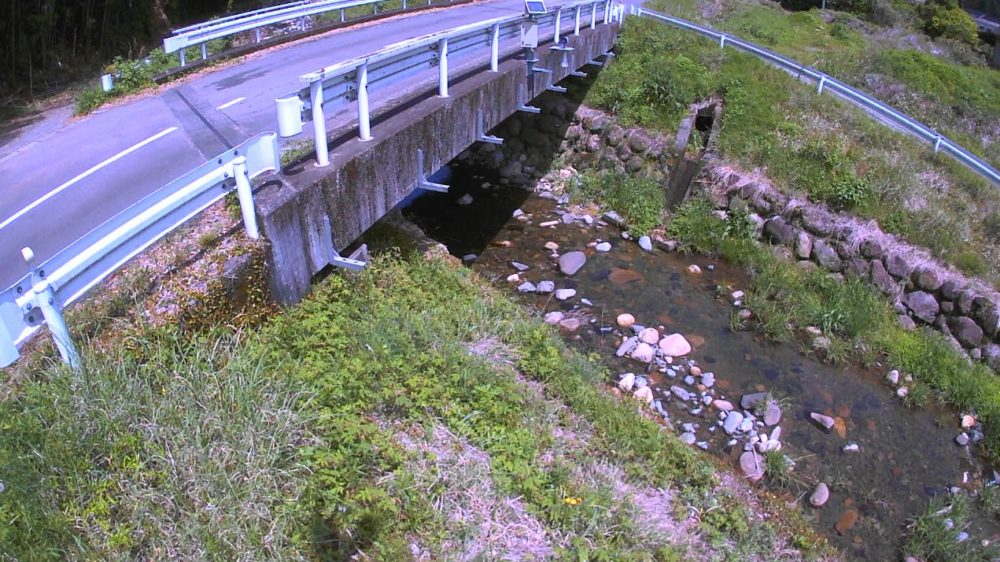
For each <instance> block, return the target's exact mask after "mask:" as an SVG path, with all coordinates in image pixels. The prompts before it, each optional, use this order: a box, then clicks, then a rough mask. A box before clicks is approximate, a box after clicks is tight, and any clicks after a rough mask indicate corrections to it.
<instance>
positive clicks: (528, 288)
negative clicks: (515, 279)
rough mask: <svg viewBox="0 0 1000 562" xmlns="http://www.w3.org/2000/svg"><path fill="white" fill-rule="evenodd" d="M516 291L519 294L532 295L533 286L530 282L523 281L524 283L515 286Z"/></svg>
mask: <svg viewBox="0 0 1000 562" xmlns="http://www.w3.org/2000/svg"><path fill="white" fill-rule="evenodd" d="M517 291H518V292H519V293H534V292H535V284H534V283H532V282H531V281H525V282H524V283H521V284H520V285H518V286H517Z"/></svg>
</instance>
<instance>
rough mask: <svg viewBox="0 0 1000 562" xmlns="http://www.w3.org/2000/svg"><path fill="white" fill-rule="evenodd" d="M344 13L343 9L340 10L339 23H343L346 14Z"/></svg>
mask: <svg viewBox="0 0 1000 562" xmlns="http://www.w3.org/2000/svg"><path fill="white" fill-rule="evenodd" d="M345 11H346V10H344V9H343V8H341V9H340V23H344V21H345V20H346V18H347V14H345V13H344V12H345Z"/></svg>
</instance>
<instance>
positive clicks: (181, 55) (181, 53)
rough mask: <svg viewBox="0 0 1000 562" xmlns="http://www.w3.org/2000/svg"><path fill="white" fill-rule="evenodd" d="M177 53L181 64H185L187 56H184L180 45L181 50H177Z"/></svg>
mask: <svg viewBox="0 0 1000 562" xmlns="http://www.w3.org/2000/svg"><path fill="white" fill-rule="evenodd" d="M177 55H178V56H179V57H180V59H181V66H187V56H185V54H184V48H183V47H181V50H179V51H177Z"/></svg>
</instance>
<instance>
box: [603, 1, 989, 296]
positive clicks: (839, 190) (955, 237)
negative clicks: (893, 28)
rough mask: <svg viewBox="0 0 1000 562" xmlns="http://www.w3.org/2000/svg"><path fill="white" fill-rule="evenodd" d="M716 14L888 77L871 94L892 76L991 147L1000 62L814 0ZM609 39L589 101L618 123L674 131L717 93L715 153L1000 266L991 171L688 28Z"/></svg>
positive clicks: (654, 27)
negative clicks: (877, 36)
mask: <svg viewBox="0 0 1000 562" xmlns="http://www.w3.org/2000/svg"><path fill="white" fill-rule="evenodd" d="M717 25H718V26H719V27H722V28H723V29H727V30H729V31H732V32H733V33H735V34H738V35H741V36H745V37H747V38H748V39H750V40H754V41H757V42H760V43H763V44H765V45H766V46H769V47H771V48H774V49H775V50H778V51H781V52H786V53H787V54H790V55H792V56H795V57H797V58H798V59H799V60H800V61H801V62H805V63H809V64H815V65H817V66H819V67H820V68H821V69H823V70H825V71H827V72H830V73H832V74H834V75H838V76H841V77H843V78H844V79H845V80H846V81H849V82H850V81H852V79H853V78H852V77H854V78H856V79H857V80H862V79H863V77H866V76H867V77H871V76H873V75H878V76H880V77H883V79H882V82H878V83H877V84H878V85H879V88H880V89H879V90H878V91H876V92H875V93H876V94H879V93H880V92H881V89H882V88H883V85H885V84H889V83H892V84H899V86H898V87H897V86H892V87H889V86H885V89H886V91H891V92H897V93H898V92H902V93H898V96H899V100H897V99H895V98H889V99H887V100H886V101H889V102H890V103H896V102H897V101H900V100H910V102H911V103H910V105H906V104H900V103H897V105H900V106H901V109H903V110H906V111H910V112H911V114H912V115H914V116H916V117H918V118H923V119H925V120H926V121H928V122H929V124H931V125H932V126H938V127H940V128H941V129H942V131H943V132H945V133H947V134H953V135H954V136H955V138H956V139H958V140H959V141H961V142H965V141H966V140H968V141H969V142H968V145H969V147H970V148H971V149H972V150H973V151H978V152H980V153H982V154H986V153H988V152H989V151H985V152H984V149H985V146H986V145H985V144H983V141H982V139H988V138H990V135H991V134H994V133H995V131H994V129H995V126H996V123H997V122H998V121H1000V109H997V108H1000V103H998V102H997V100H996V96H997V95H1000V94H997V92H1000V88H998V87H997V85H996V80H998V79H1000V73H998V72H996V71H994V70H989V69H984V68H978V67H967V66H960V65H957V64H953V63H948V62H945V61H942V60H941V59H938V58H936V57H934V56H932V55H929V54H926V53H922V52H918V51H912V52H911V51H902V50H899V49H896V50H881V51H880V50H878V49H874V47H873V44H872V43H871V42H870V40H869V39H868V38H867V36H862V35H861V34H860V33H859V32H857V31H854V27H857V26H854V27H845V25H843V24H841V25H838V23H836V22H834V23H827V22H826V21H825V20H823V19H822V18H820V17H819V16H818V15H817V14H816V13H814V12H806V13H796V14H791V15H789V14H787V13H785V12H782V11H780V10H775V9H771V8H765V7H754V8H746V9H736V10H735V12H727V13H726V15H725V17H724V19H722V20H720V22H718V24H717ZM617 50H618V55H619V56H618V57H616V59H615V64H613V65H611V66H609V67H608V68H607V69H605V70H604V71H603V72H602V73H601V75H600V76H599V77H598V79H597V81H596V82H595V84H594V86H593V88H592V89H591V91H590V93H589V94H588V99H587V103H589V104H591V105H595V106H597V107H600V108H603V109H605V110H608V111H611V112H613V113H615V114H616V115H617V116H618V117H619V119H620V120H621V121H622V122H623V124H625V125H639V126H643V127H647V128H651V129H658V130H663V131H673V130H674V129H675V128H676V127H677V124H678V123H679V122H680V119H681V118H682V117H683V116H684V115H686V114H687V112H688V108H689V107H690V106H691V104H693V103H695V102H697V101H701V100H704V99H707V98H709V97H711V96H719V97H720V98H721V99H723V103H724V113H723V122H722V127H721V131H720V134H719V137H718V139H717V147H718V150H719V152H720V154H721V155H722V156H723V157H725V158H727V159H729V160H731V161H735V162H737V163H739V164H740V165H742V166H743V167H744V168H746V169H754V168H760V169H762V170H763V171H764V172H765V173H766V175H767V176H768V177H769V178H770V179H771V180H772V181H773V182H774V183H775V185H776V186H778V187H780V188H781V189H783V190H785V191H787V192H791V193H795V194H802V195H805V196H808V197H809V198H811V199H813V200H817V201H823V202H825V203H827V204H828V205H830V206H831V207H833V208H835V209H838V210H843V211H849V212H852V213H855V214H858V215H860V216H863V217H869V218H873V219H875V220H877V221H878V222H879V224H880V225H882V227H883V228H884V229H885V230H887V231H890V232H893V233H896V234H899V235H901V236H903V237H904V238H906V239H908V240H910V241H911V242H913V243H914V244H917V245H922V246H925V247H927V248H928V249H930V250H931V251H932V253H934V255H935V256H936V257H938V258H939V259H941V260H943V261H946V262H949V263H951V264H953V265H955V266H957V267H959V268H960V269H962V270H963V271H965V272H966V273H969V274H972V275H980V276H985V277H986V278H987V279H990V280H992V281H994V282H997V281H998V280H1000V252H998V251H996V250H995V249H994V246H995V245H993V244H991V243H990V241H991V240H992V238H991V237H990V232H991V231H990V228H989V226H988V225H989V224H990V223H989V222H988V221H987V218H989V217H992V216H994V215H995V214H996V213H997V210H998V209H1000V194H998V193H997V191H996V189H995V188H994V187H992V186H991V185H989V184H988V183H987V182H986V181H985V180H982V179H981V178H978V177H976V176H974V175H973V174H971V172H968V171H967V170H964V169H963V168H962V167H961V166H960V165H958V164H956V163H954V162H950V161H949V160H948V159H947V158H945V157H942V156H937V155H934V154H933V151H932V150H930V149H929V147H928V146H926V145H923V144H920V143H918V142H917V141H916V140H914V139H912V138H909V137H906V136H905V135H902V134H901V133H897V132H894V131H892V130H890V129H888V128H886V127H884V126H882V125H879V124H877V123H875V122H873V121H872V120H871V119H870V118H869V117H867V116H866V115H865V114H863V113H862V112H860V111H859V110H857V109H856V108H854V107H853V106H850V105H848V104H846V103H843V102H840V101H838V100H836V99H835V98H832V97H830V96H822V97H817V96H816V94H815V88H814V87H813V86H810V85H806V84H802V83H799V82H798V81H796V80H795V79H794V78H793V77H792V76H789V75H788V74H786V73H784V72H782V71H780V70H778V69H775V68H772V67H770V66H768V65H766V64H764V63H763V62H762V61H760V60H758V59H756V58H754V57H752V56H750V55H745V54H741V53H738V52H735V51H732V50H729V49H726V50H720V49H719V47H718V44H716V43H712V42H710V41H708V40H707V39H703V38H700V37H698V36H695V35H694V34H691V33H687V32H684V31H681V30H676V29H672V28H669V27H667V26H665V25H662V24H659V23H657V22H654V21H650V20H635V19H632V20H630V21H629V23H628V25H626V28H625V30H624V33H623V35H622V38H621V40H620V41H619V44H618V49H617ZM873 52H878V55H874V54H873ZM910 61H913V62H912V63H911V62H910ZM904 63H905V64H904ZM892 73H895V74H892ZM859 85H861V86H863V85H864V84H860V83H859ZM949 88H954V89H955V91H959V90H962V91H965V90H967V91H969V92H970V95H969V96H968V98H969V99H968V100H957V99H955V95H956V94H954V93H952V92H951V91H946V90H947V89H949ZM918 109H919V110H920V111H917V110H918ZM911 110H912V111H911ZM958 131H967V132H968V134H967V135H965V137H963V136H961V135H959V134H958ZM991 131H993V132H991ZM970 135H971V136H972V137H976V138H979V139H980V140H976V139H967V138H966V137H969V136H970ZM973 141H974V142H973Z"/></svg>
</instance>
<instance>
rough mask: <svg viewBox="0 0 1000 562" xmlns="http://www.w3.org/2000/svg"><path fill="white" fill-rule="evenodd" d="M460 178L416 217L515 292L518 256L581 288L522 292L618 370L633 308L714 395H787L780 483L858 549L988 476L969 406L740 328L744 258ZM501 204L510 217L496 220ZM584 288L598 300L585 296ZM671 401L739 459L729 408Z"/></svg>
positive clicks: (713, 448) (682, 416)
mask: <svg viewBox="0 0 1000 562" xmlns="http://www.w3.org/2000/svg"><path fill="white" fill-rule="evenodd" d="M454 182H455V187H453V189H452V193H451V194H447V195H441V194H434V195H432V196H428V197H425V198H422V199H421V200H419V201H417V202H416V204H415V205H414V206H413V207H412V208H411V209H410V210H408V211H406V214H407V216H409V217H410V218H411V219H413V220H414V221H416V222H418V223H419V224H421V226H423V227H424V229H425V231H428V233H429V234H430V235H431V236H433V237H435V238H436V239H438V240H439V241H441V242H443V243H445V244H446V245H448V246H449V249H450V250H451V252H452V253H453V254H455V255H457V256H464V255H466V254H468V253H470V252H471V253H477V254H479V256H478V259H476V260H475V261H474V265H473V267H474V269H476V270H477V271H479V272H480V273H482V274H483V275H485V276H487V277H490V278H492V279H494V280H495V282H496V283H497V284H500V285H505V286H508V287H510V289H511V291H512V292H513V291H514V287H515V286H516V285H517V283H508V282H506V281H505V280H506V278H507V276H508V275H510V274H512V273H516V270H515V269H514V267H513V266H512V265H511V261H518V262H521V263H524V264H526V265H528V266H530V269H528V270H527V271H526V272H524V273H522V274H521V279H522V280H525V279H526V280H530V281H532V282H534V283H538V282H539V281H541V280H545V279H547V280H552V281H555V283H556V287H557V288H573V289H576V291H577V294H576V296H575V297H574V298H571V299H569V300H567V301H564V302H559V301H557V300H556V299H554V298H553V297H552V296H551V295H538V294H527V295H521V296H520V298H521V299H522V300H523V302H524V303H525V304H526V305H527V306H529V307H531V308H533V309H536V310H538V311H539V312H540V313H545V312H549V311H552V310H561V311H563V312H565V313H573V315H578V316H580V317H581V318H583V319H584V324H583V326H582V327H581V328H580V329H578V330H576V331H575V332H567V331H565V330H563V331H562V333H563V335H564V336H565V337H566V338H567V340H568V341H570V342H572V343H573V345H576V346H578V347H579V348H581V349H583V350H584V351H586V352H593V351H596V352H598V353H600V354H601V355H602V356H603V357H605V358H606V363H607V365H608V366H609V368H610V369H611V371H612V373H613V374H615V375H617V374H620V373H624V372H629V371H631V372H636V373H637V374H640V370H641V369H642V367H643V366H642V365H641V364H639V363H638V362H636V361H634V360H630V359H627V358H615V357H614V351H615V349H616V348H617V347H618V344H619V343H620V342H621V334H622V330H621V329H619V328H617V326H615V318H616V316H617V315H618V314H620V313H623V312H628V313H631V314H633V315H634V316H635V318H636V320H637V323H638V324H642V325H644V326H652V327H657V328H659V329H660V331H661V333H664V332H665V333H671V332H680V333H683V334H684V335H685V336H687V337H688V339H689V340H690V341H692V343H695V344H696V345H695V349H694V351H693V352H692V354H691V355H690V357H691V358H692V359H693V360H695V361H696V362H697V363H698V365H700V366H701V368H702V370H703V371H711V372H714V373H715V376H716V380H717V383H716V387H715V396H716V398H725V399H728V400H730V401H731V402H733V403H734V404H737V405H738V404H739V399H740V397H741V396H742V395H743V394H744V393H750V392H758V391H770V392H772V393H773V394H774V395H775V396H777V397H779V398H780V401H781V403H782V405H783V407H782V411H783V416H782V420H781V422H780V424H779V425H780V426H781V428H782V437H781V441H782V443H783V449H782V452H784V453H786V454H787V455H788V456H789V457H790V458H792V459H793V460H794V461H795V462H796V467H795V469H794V470H793V472H792V474H793V475H794V477H795V479H796V481H797V482H793V483H792V485H791V486H789V490H787V491H785V492H782V493H784V494H786V495H787V497H788V499H789V501H795V500H796V498H798V499H799V505H800V506H803V507H802V508H801V509H803V511H804V512H805V513H806V514H807V516H808V517H810V518H812V519H813V520H814V522H815V525H816V528H817V529H818V530H819V531H820V532H822V533H823V534H825V535H826V536H827V537H828V538H829V540H830V541H831V543H832V544H833V545H834V546H835V547H836V548H838V549H840V550H842V551H843V552H844V553H845V554H846V555H847V556H848V557H850V558H855V559H864V560H890V559H900V558H901V556H900V545H901V536H902V534H903V532H904V528H905V523H906V521H907V519H908V518H910V517H913V516H914V515H916V514H918V513H920V512H922V511H923V510H924V509H925V507H926V505H927V502H928V500H929V499H930V498H931V497H932V496H934V495H937V494H943V493H947V490H948V489H949V488H950V487H952V486H961V487H969V488H971V487H973V486H974V485H976V484H978V483H979V482H978V481H979V479H980V477H981V474H982V471H983V470H984V467H983V463H982V462H981V461H980V460H979V459H977V458H975V457H974V456H970V455H969V453H968V452H967V450H966V449H965V448H961V447H958V446H956V445H955V444H954V442H953V441H952V440H953V438H954V437H955V436H956V435H957V434H958V433H959V432H960V431H961V429H960V427H959V415H958V413H956V412H953V411H948V410H945V409H941V408H938V407H935V406H930V407H928V408H923V409H919V410H914V409H908V408H906V407H904V406H903V405H902V403H901V401H900V400H899V399H898V398H896V396H895V395H894V393H893V390H892V389H891V388H889V387H888V386H887V385H885V384H883V382H882V376H883V375H884V370H879V371H877V372H874V371H866V370H863V369H860V368H858V367H855V366H831V365H828V364H824V363H822V362H820V361H818V360H816V359H815V358H813V357H811V356H809V355H806V354H803V353H802V352H801V351H800V350H799V349H798V348H797V347H796V346H793V345H787V344H781V345H778V344H772V343H768V342H765V341H762V339H761V338H760V337H758V336H755V335H754V334H753V333H752V332H748V331H740V332H733V331H732V330H731V329H730V315H731V313H732V312H733V311H734V310H735V309H734V308H733V306H732V305H731V304H730V301H729V296H728V295H729V293H730V292H731V291H733V290H736V289H743V288H745V277H744V275H743V273H742V272H741V271H739V270H738V269H736V268H734V267H731V266H728V265H727V264H725V263H721V262H718V261H714V260H711V259H707V258H705V257H702V256H685V255H681V254H678V253H667V252H662V251H655V252H652V253H650V252H644V251H642V250H641V249H640V248H639V247H638V245H637V244H635V243H634V242H629V241H625V240H623V239H622V238H621V236H620V233H619V232H618V231H617V229H614V228H613V227H609V226H604V227H599V226H597V225H595V226H585V225H584V224H582V223H573V224H570V225H565V224H562V223H561V222H560V224H558V225H556V226H553V227H541V226H539V224H540V223H542V222H545V221H552V220H558V219H559V215H558V214H556V213H555V212H554V211H555V210H556V205H555V203H554V202H553V201H551V200H548V199H542V198H539V197H536V196H531V197H530V198H527V199H525V197H526V192H522V191H520V190H516V189H510V190H501V191H490V190H484V189H481V188H480V187H479V186H480V184H481V183H482V181H481V179H478V178H477V179H476V180H475V181H473V180H471V179H469V178H466V179H464V180H463V179H462V178H460V177H457V178H456V179H455V180H454ZM466 191H468V192H469V193H471V194H472V195H473V196H474V201H473V203H472V204H471V205H467V206H458V205H456V204H455V203H454V202H455V201H456V200H457V199H458V198H459V197H461V196H462V195H463V194H464V193H465V192H466ZM518 207H519V208H521V209H522V210H523V211H524V212H525V213H527V214H528V215H529V216H530V220H529V221H520V220H516V219H513V218H511V211H513V209H515V208H518ZM497 216H500V217H501V218H502V220H499V221H498V220H496V217H497ZM487 217H494V218H493V219H492V220H491V219H489V218H487ZM442 218H445V219H446V220H442ZM487 227H489V228H487ZM598 239H602V240H609V241H610V242H611V244H612V250H611V251H610V252H608V253H598V252H596V251H594V249H592V248H587V244H588V243H591V242H594V241H595V240H598ZM550 241H551V242H556V243H558V244H559V252H563V253H564V252H567V251H572V250H582V251H585V252H586V253H587V257H588V259H587V263H586V265H585V266H584V267H583V268H582V269H581V270H580V271H579V272H578V273H577V274H576V275H575V276H573V277H566V276H564V275H562V274H560V273H559V272H558V270H557V267H556V265H555V259H553V258H552V257H551V256H550V254H551V252H550V251H549V250H547V249H545V248H544V245H545V243H546V242H550ZM691 264H697V265H699V266H700V267H701V269H702V273H701V274H691V273H688V272H687V268H688V266H689V265H691ZM581 298H584V299H588V300H589V301H591V302H592V303H593V305H592V306H587V305H584V304H581V302H580V300H581ZM602 327H603V328H604V329H603V330H602V329H601V328H602ZM629 335H631V334H629ZM885 370H887V368H886V369H885ZM648 376H649V377H650V383H651V385H652V386H653V387H654V389H655V390H654V393H655V395H656V398H658V399H659V398H661V397H663V396H664V395H665V394H669V392H670V391H669V388H670V386H671V385H673V384H679V385H681V386H684V385H683V383H682V382H681V381H680V377H678V378H677V379H669V378H666V377H665V375H661V374H660V373H657V372H656V371H653V372H652V373H650V374H649V375H648ZM613 382H614V380H610V381H609V383H613ZM688 389H689V390H694V389H693V388H692V387H688ZM663 404H664V406H666V407H667V409H668V410H669V414H670V422H667V423H671V424H672V425H674V426H675V427H677V432H678V433H680V432H681V431H682V430H681V429H680V428H679V426H680V425H681V424H682V423H685V422H693V423H696V424H698V429H697V432H696V436H697V440H698V441H706V442H708V443H709V446H708V450H709V451H710V452H712V453H713V454H716V455H720V456H723V457H728V458H730V459H731V460H732V462H733V464H734V466H735V464H736V458H737V457H738V456H739V454H740V453H741V452H742V448H741V447H740V446H739V445H737V447H736V448H728V447H726V441H727V440H728V436H727V435H726V434H725V433H724V432H723V431H722V430H721V428H716V429H715V430H714V431H711V432H710V431H709V429H708V428H710V427H714V426H715V424H716V422H717V420H718V418H717V417H716V415H717V411H715V410H714V409H712V408H705V409H704V410H703V412H702V413H701V414H700V415H691V413H690V411H689V410H690V408H683V407H680V406H679V405H678V404H677V403H676V402H670V403H669V405H668V400H667V399H666V398H663ZM811 412H820V413H824V414H826V415H830V416H834V417H838V418H840V419H841V420H842V425H841V422H838V426H840V427H839V428H838V429H839V430H841V431H842V433H843V434H842V435H841V432H840V431H834V432H831V433H825V432H824V431H822V430H821V429H819V428H818V427H817V426H816V425H814V424H813V423H812V422H811V421H809V414H810V413H811ZM848 443H857V444H858V445H859V446H860V448H861V452H860V453H845V452H844V451H843V447H844V446H845V445H846V444H848ZM818 481H823V482H826V483H827V484H828V485H829V486H830V490H831V493H830V499H829V501H828V502H827V504H826V505H825V506H824V507H822V508H812V507H809V506H807V505H806V503H807V502H806V501H805V499H803V498H802V497H801V496H802V495H803V494H804V495H805V496H808V494H809V493H811V491H812V488H813V486H814V485H815V483H816V482H818ZM761 485H762V486H763V485H764V484H761ZM849 510H855V511H856V512H857V514H858V519H857V523H856V524H855V525H854V526H853V528H851V529H850V530H847V531H846V532H845V533H844V534H843V535H841V534H839V533H838V532H837V531H835V530H834V525H835V523H836V522H837V521H838V520H839V519H840V518H841V517H842V516H843V515H844V514H845V513H847V512H848V511H849ZM967 531H968V532H970V534H971V535H972V537H973V540H983V539H988V540H993V539H995V538H997V531H998V529H997V528H996V525H995V524H994V523H993V522H991V521H989V520H987V518H985V517H979V518H977V520H976V522H975V524H974V525H973V526H972V528H970V529H967Z"/></svg>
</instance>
